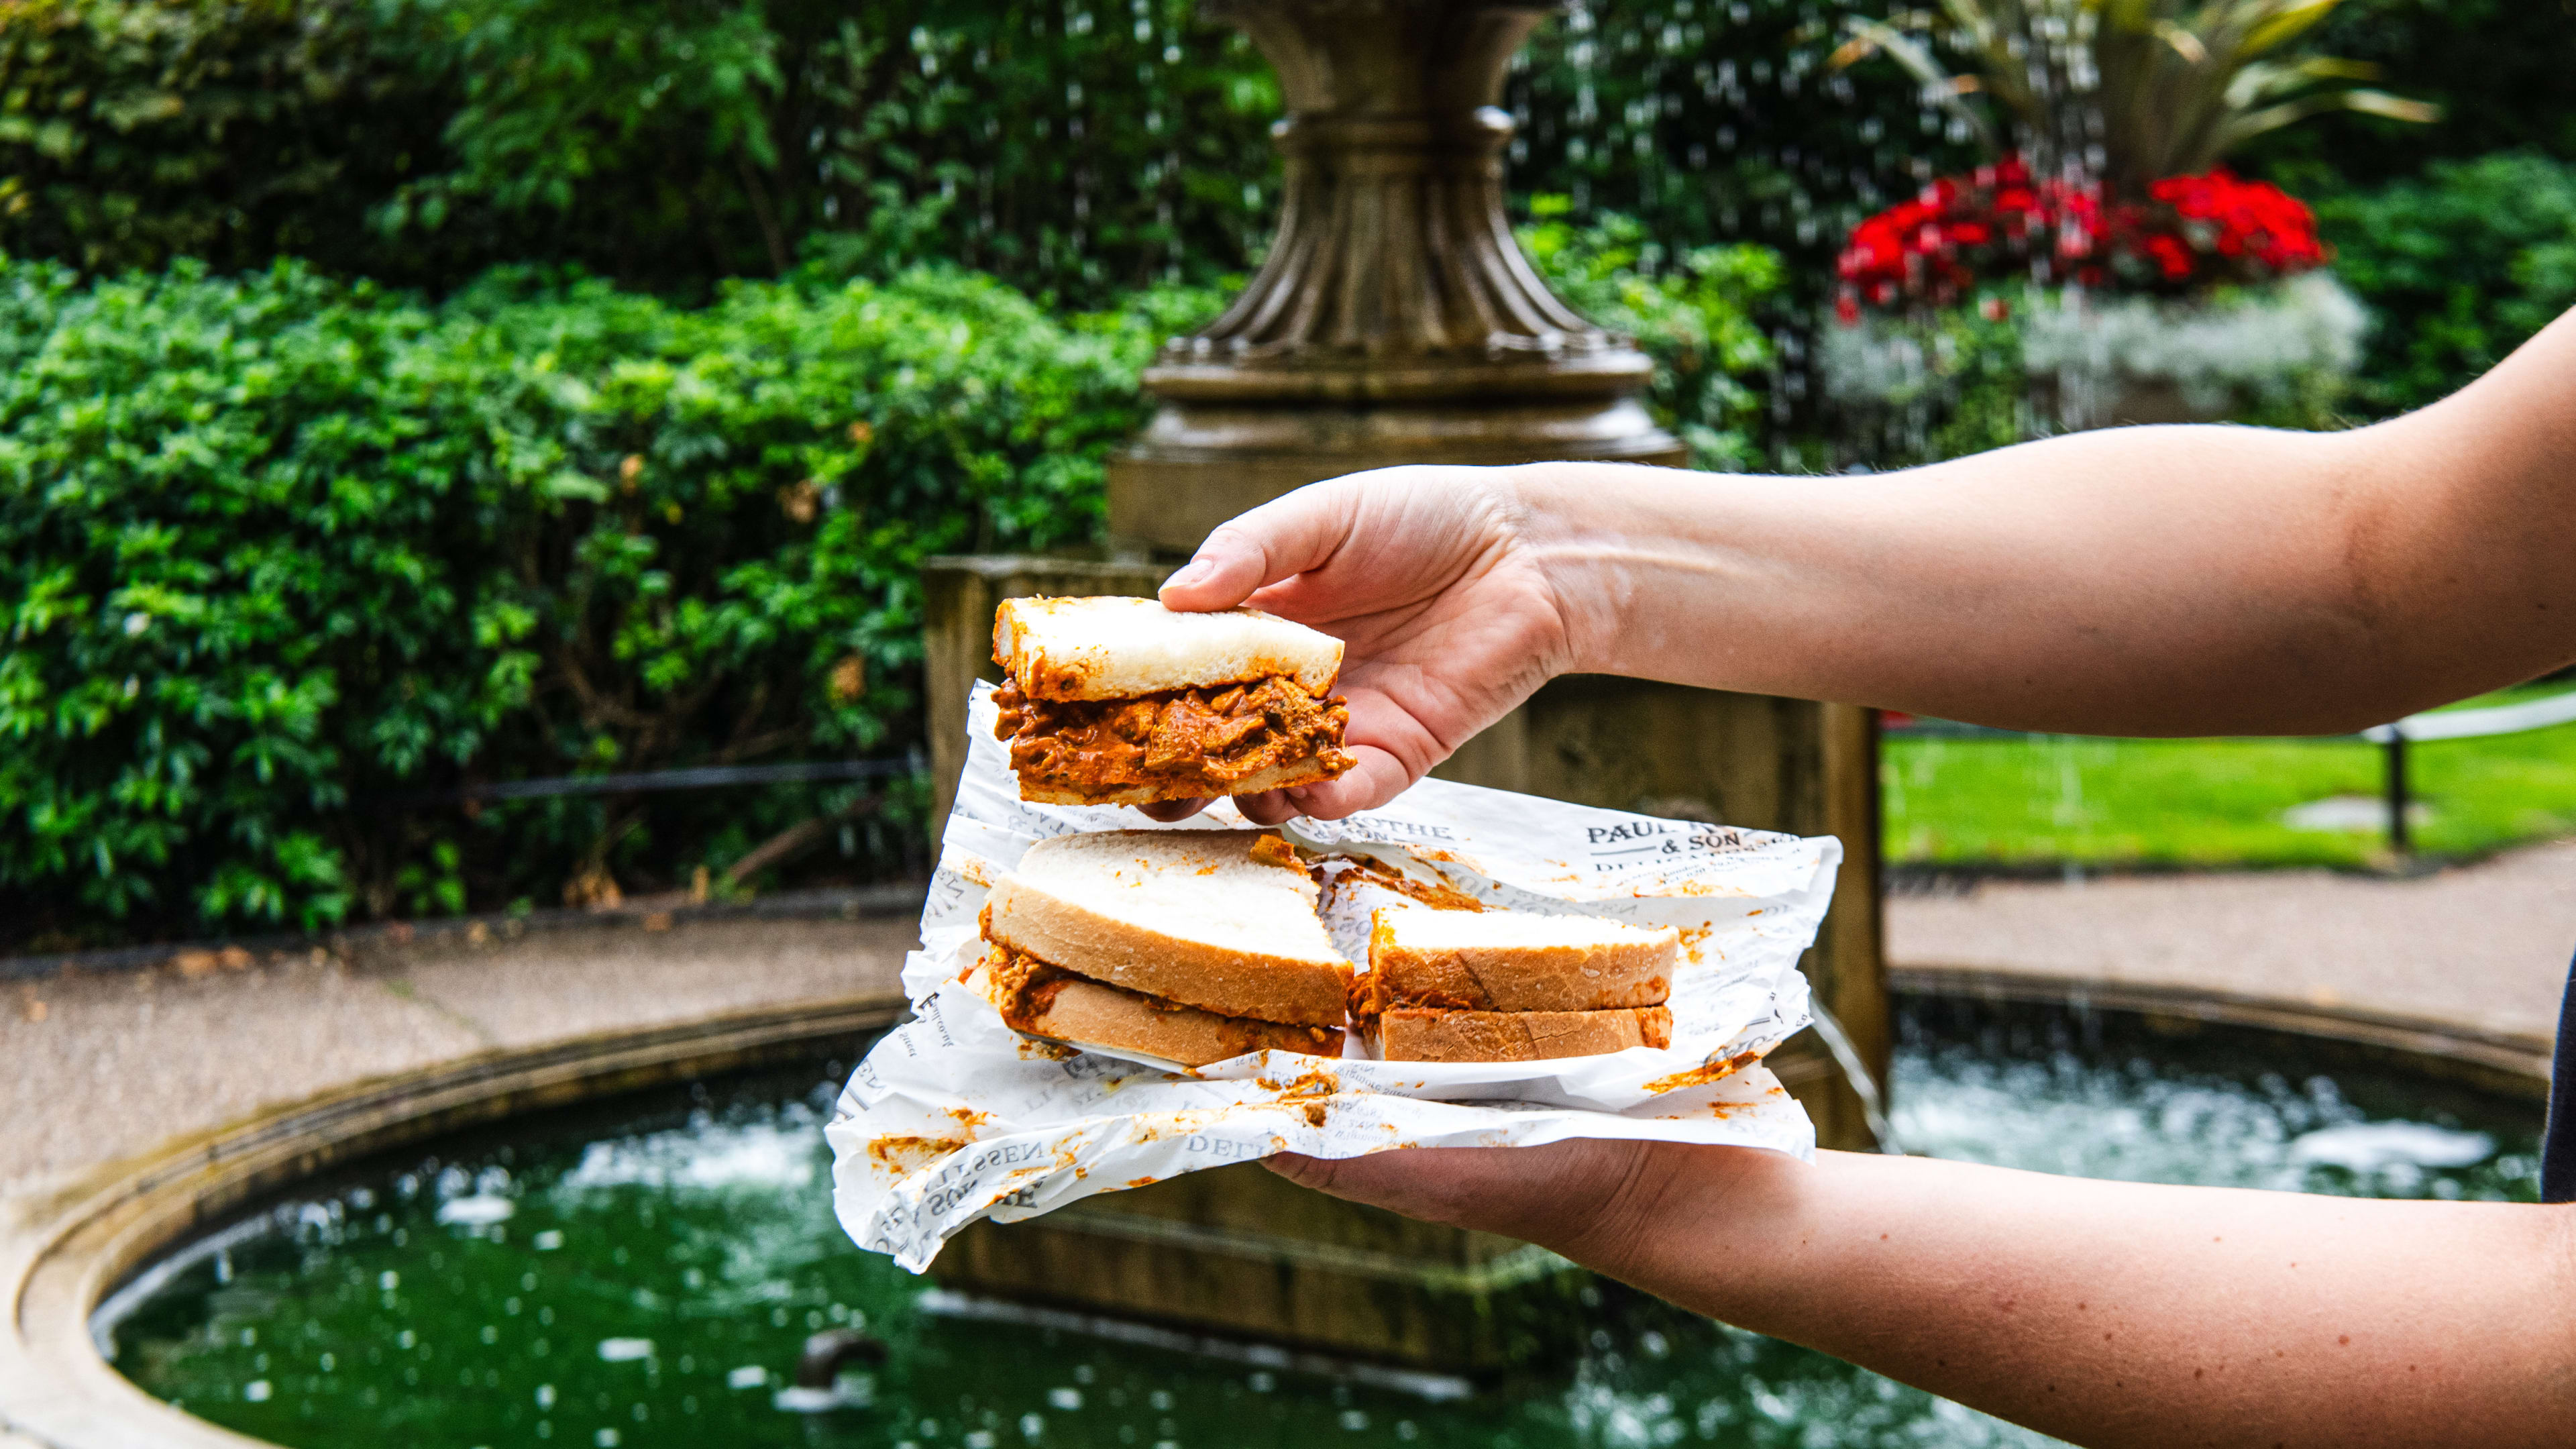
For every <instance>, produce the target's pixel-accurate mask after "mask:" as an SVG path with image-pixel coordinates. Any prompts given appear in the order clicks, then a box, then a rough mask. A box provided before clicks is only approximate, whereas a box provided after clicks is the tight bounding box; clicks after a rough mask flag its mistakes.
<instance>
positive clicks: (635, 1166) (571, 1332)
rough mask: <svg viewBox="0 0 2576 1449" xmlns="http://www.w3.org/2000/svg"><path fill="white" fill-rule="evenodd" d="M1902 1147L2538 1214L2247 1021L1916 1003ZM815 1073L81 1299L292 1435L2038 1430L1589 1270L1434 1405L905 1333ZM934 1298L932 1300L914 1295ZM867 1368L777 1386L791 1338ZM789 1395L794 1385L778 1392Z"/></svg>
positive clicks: (576, 1140) (398, 1439) (1521, 1439)
mask: <svg viewBox="0 0 2576 1449" xmlns="http://www.w3.org/2000/svg"><path fill="white" fill-rule="evenodd" d="M1902 1025H1903V1028H1904V1030H1903V1038H1902V1039H1903V1046H1902V1049H1901V1051H1900V1055H1899V1062H1898V1068H1897V1073H1896V1083H1895V1085H1896V1091H1897V1100H1898V1104H1899V1109H1898V1112H1897V1116H1896V1123H1897V1127H1898V1130H1899V1131H1900V1132H1901V1133H1903V1134H1904V1135H1905V1137H1906V1139H1907V1141H1908V1144H1909V1145H1911V1146H1914V1147H1916V1148H1918V1149H1922V1150H1931V1151H1935V1152H1938V1153H1939V1154H1940V1155H1943V1156H1951V1157H1961V1158H1973V1159H1978V1160H1985V1161H1996V1162H2006V1163H2011V1164H2013V1165H2017V1166H2024V1167H2037V1168H2044V1169H2048V1170H2054V1171H2081V1172H2086V1173H2089V1174H2092V1175H2096V1176H2106V1177H2129V1178H2139V1179H2149V1180H2163V1181H2183V1182H2211V1183H2226V1184H2231V1185H2249V1186H2264V1187H2288V1188H2301V1189H2306V1190H2310V1191H2321V1192H2342V1193H2363V1194H2373V1195H2383V1196H2444V1197H2452V1196H2464V1197H2483V1198H2514V1199H2529V1198H2532V1197H2534V1196H2535V1195H2536V1183H2537V1170H2536V1157H2535V1154H2536V1151H2537V1145H2536V1144H2537V1138H2538V1126H2539V1123H2538V1117H2537V1112H2536V1110H2534V1109H2531V1108H2528V1107H2525V1106H2522V1105H2520V1104H2513V1103H2499V1102H2495V1101H2492V1100H2487V1099H2482V1098H2479V1097H2476V1096H2473V1095H2470V1094H2466V1093H2461V1092H2456V1091H2449V1090H2444V1089H2439V1088H2435V1087H2431V1086H2428V1085H2424V1084H2418V1083H2410V1082H2407V1081H2405V1080H2401V1079H2396V1078H2391V1077H2389V1076H2386V1075H2384V1074H2380V1073H2374V1072H2372V1071H2369V1070H2359V1069H2352V1068H2349V1067H2346V1066H2343V1065H2341V1064H2339V1063H2336V1062H2334V1061H2332V1060H2330V1059H2326V1058H2320V1057H2318V1056H2317V1055H2316V1054H2315V1053H2313V1052H2311V1051H2309V1050H2307V1049H2304V1048H2301V1047H2299V1046H2297V1045H2296V1044H2295V1043H2287V1042H2284V1041H2283V1040H2282V1039H2279V1038H2273V1037H2256V1036H2249V1035H2243V1034H2236V1033H2226V1032H2218V1033H2207V1034H2202V1035H2199V1036H2196V1037H2193V1038H2189V1039H2184V1040H2172V1039H2165V1038H2159V1037H2155V1036H2152V1035H2150V1034H2148V1033H2147V1032H2145V1031H2144V1030H2143V1028H2142V1027H2140V1026H2139V1024H2137V1023H2136V1022H2135V1021H2132V1020H2125V1019H2121V1018H2098V1019H2086V1018H2079V1017H2075V1016H2071V1015H2069V1014H2067V1013H2065V1012H2061V1011H2048V1010H2036V1009H2029V1008H2005V1009H1998V1008H1992V1007H1965V1006H1960V1005H1958V1004H1956V1003H1924V1004H1918V1005H1916V1006H1914V1007H1912V1008H1909V1010H1908V1011H1907V1012H1906V1014H1905V1017H1904V1020H1903V1023H1902ZM845 1070H846V1063H845V1062H835V1063H830V1064H818V1066H817V1067H816V1068H814V1069H811V1070H808V1071H805V1072H803V1073H797V1074H786V1075H771V1076H766V1077H759V1078H747V1079H738V1080H734V1081H730V1082H725V1083H720V1084H715V1085H713V1086H711V1087H709V1086H702V1087H699V1088H697V1089H694V1090H692V1091H689V1092H672V1093H665V1094H659V1095H653V1096H647V1097H642V1098H636V1099H629V1100H626V1101H623V1102H619V1103H614V1104H610V1105H609V1106H606V1107H603V1108H594V1109H586V1110H583V1111H580V1112H573V1113H565V1114H559V1115H555V1116H551V1117H548V1118H546V1119H543V1120H540V1121H537V1122H533V1123H530V1124H527V1125H526V1126H524V1127H522V1128H521V1129H519V1130H517V1131H516V1132H514V1133H513V1134H511V1135H509V1136H507V1137H495V1136H488V1135H487V1136H484V1137H480V1138H476V1139H472V1140H470V1141H461V1142H459V1143H457V1144H455V1145H453V1146H452V1147H450V1148H449V1149H448V1150H446V1151H444V1152H442V1153H439V1154H436V1155H431V1156H425V1157H419V1158H414V1159H409V1160H404V1161H400V1162H387V1163H380V1164H376V1165H374V1166H372V1167H369V1168H361V1169H359V1170H357V1171H355V1172H353V1173H352V1174H351V1175H349V1176H346V1177H344V1178H341V1179H337V1180H333V1181H328V1182H322V1183H315V1184H312V1185H310V1186H309V1188H308V1190H307V1192H306V1194H305V1195H303V1196H300V1197H297V1198H295V1199H293V1200H289V1201H284V1202H281V1203H278V1204H276V1205H274V1206H273V1207H272V1208H271V1209H270V1210H268V1211H266V1212H264V1213H262V1214H260V1215H258V1216H256V1217H253V1218H251V1219H248V1220H247V1221H245V1222H244V1223H242V1224H240V1225H238V1226H236V1227H234V1228H233V1229H231V1230H229V1231H228V1232H226V1233H223V1234H219V1235H218V1236H217V1237H215V1238H213V1239H209V1240H207V1241H205V1242H202V1243H200V1244H198V1245H197V1246H196V1247H195V1248H193V1249H191V1250H190V1251H189V1252H186V1253H183V1254H180V1255H178V1256H177V1257H175V1258H174V1259H172V1260H169V1261H168V1262H167V1263H166V1264H165V1265H164V1266H163V1267H162V1268H161V1269H160V1270H157V1271H156V1272H155V1273H154V1274H153V1275H151V1276H149V1277H147V1278H146V1279H144V1280H140V1281H139V1282H138V1284H137V1285H135V1286H134V1287H133V1288H131V1289H129V1291H127V1292H126V1293H124V1294H121V1295H120V1296H119V1298H118V1299H117V1300H114V1301H112V1302H111V1304H110V1305H109V1306H108V1308H107V1309H105V1310H103V1311H102V1313H101V1321H100V1323H99V1325H98V1327H99V1330H100V1332H101V1333H102V1334H103V1335H104V1336H105V1337H106V1338H107V1339H108V1340H109V1341H110V1342H111V1343H112V1346H113V1349H114V1359H115V1362H116V1364H117V1366H118V1367H119V1368H120V1369H121V1370H123V1371H124V1372H125V1373H127V1374H128V1375H130V1376H131V1377H132V1378H133V1379H134V1380H135V1381H136V1382H137V1383H139V1384H141V1385H142V1386H143V1387H144V1388H145V1389H147V1390H148V1391H150V1392H152V1393H154V1394H156V1395H159V1396H161V1397H163V1398H166V1399H169V1400H171V1401H173V1402H174V1403H177V1404H179V1405H181V1406H182V1407H184V1408H186V1409H187V1410H189V1411H190V1412H192V1413H195V1414H199V1415H202V1416H204V1417H206V1418H208V1419H211V1420H214V1421H215V1422H217V1423H220V1424H223V1425H226V1426H228V1427H230V1428H234V1429H238V1430H240V1431H242V1432H244V1433H248V1434H252V1435H255V1436H258V1437H261V1438H266V1439H271V1440H275V1441H277V1442H279V1443H283V1444H289V1445H297V1446H313V1449H322V1446H350V1445H359V1446H368V1449H376V1446H403V1449H410V1446H454V1449H470V1446H475V1445H487V1446H494V1449H498V1446H503V1445H548V1446H555V1445H561V1446H598V1449H616V1446H620V1445H626V1446H644V1445H709V1446H734V1445H800V1446H816V1449H831V1446H860V1445H868V1446H888V1449H892V1446H899V1445H905V1444H911V1445H916V1446H922V1449H928V1446H931V1445H946V1446H962V1449H1003V1446H1012V1449H1018V1446H1045V1445H1060V1446H1093V1445H1097V1446H1112V1445H1116V1446H1131V1445H1132V1446H1143V1449H1157V1446H1203V1445H1205V1446H1220V1445H1221V1446H1274V1445H1275V1446H1289V1445H1312V1444H1332V1443H1347V1444H1354V1445H1357V1444H1423V1445H1459V1446H1467V1445H1474V1446H1480V1449H1481V1446H1494V1449H1514V1446H1526V1449H1539V1446H1559V1445H1586V1446H1590V1445H1600V1446H1628V1445H1637V1446H1653V1445H1666V1444H1680V1443H1720V1444H1728V1445H1748V1446H1766V1449H1767V1446H1782V1449H1786V1446H1798V1449H1842V1446H1853V1449H1858V1446H1872V1449H1877V1446H1944V1449H1947V1446H1976V1445H1988V1444H2037V1443H2044V1442H2047V1441H2043V1440H2040V1439H2038V1438H2037V1437H2036V1436H2032V1435H2028V1434H2026V1433H2024V1432H2022V1431H2020V1430H2017V1429H2013V1428H2011V1427H2009V1426H2006V1425H2002V1424H1999V1423H1997V1422H1996V1421H1994V1420H1991V1419H1987V1418H1985V1417H1983V1416H1981V1415H1977V1414H1974V1413H1972V1412H1970V1411H1968V1410H1965V1409H1962V1408H1960V1407H1958V1406H1957V1405H1954V1404H1949V1403H1946V1402H1944V1401H1941V1400H1939V1399H1935V1398H1933V1397H1931V1396H1929V1395H1926V1394H1923V1393H1920V1392H1917V1391H1915V1390H1912V1389H1908V1388H1905V1387H1903V1386H1901V1385H1898V1384H1895V1383H1892V1382H1890V1381H1888V1380H1886V1379H1882V1378H1879V1377H1877V1376H1876V1375H1873V1374H1869V1373H1865V1372H1862V1371H1861V1370H1858V1369H1855V1368H1852V1367H1850V1366H1848V1365H1845V1364H1841V1363H1838V1362H1836V1361H1834V1360H1832V1359H1828V1358H1825V1357H1822V1356H1820V1355H1817V1354H1812V1353H1808V1352H1806V1351H1804V1350H1801V1349H1796V1348H1791V1347H1788V1346H1786V1345H1783V1344H1779V1343H1776V1342H1773V1341H1771V1340H1768V1339H1764V1338H1761V1337H1758V1336H1756V1335H1752V1334H1746V1333H1739V1332H1736V1331H1733V1330H1730V1329H1725V1328H1721V1327H1718V1326H1716V1325H1713V1324H1710V1323H1707V1322H1705V1321H1703V1320H1698V1319H1693V1318H1690V1317H1689V1316H1687V1315H1684V1314H1680V1313H1677V1312H1674V1311H1673V1310H1671V1309H1669V1308H1667V1307H1665V1306H1663V1305H1661V1304H1658V1303H1656V1302H1654V1301H1652V1300H1650V1299H1641V1298H1639V1297H1637V1296H1636V1295H1633V1294H1630V1293H1627V1292H1626V1291H1624V1290H1621V1289H1619V1288H1617V1286H1616V1285H1609V1284H1603V1285H1599V1286H1597V1287H1595V1288H1592V1289H1590V1290H1587V1291H1586V1293H1585V1295H1584V1298H1585V1301H1586V1302H1587V1304H1589V1305H1590V1306H1589V1308H1588V1309H1587V1312H1588V1313H1589V1315H1590V1318H1591V1320H1592V1322H1591V1326H1590V1334H1589V1340H1588V1342H1589V1345H1590V1346H1589V1348H1588V1350H1586V1351H1585V1352H1583V1353H1582V1354H1581V1356H1580V1357H1579V1359H1577V1360H1576V1361H1575V1362H1572V1363H1570V1364H1565V1365H1562V1366H1560V1367H1557V1368H1555V1369H1553V1370H1551V1371H1549V1372H1545V1373H1542V1374H1540V1375H1538V1376H1536V1377H1534V1378H1525V1379H1524V1380H1521V1381H1518V1382H1515V1383H1514V1384H1512V1385H1510V1386H1507V1387H1487V1388H1483V1389H1480V1390H1479V1391H1477V1392H1475V1393H1473V1394H1471V1395H1469V1396H1467V1397H1465V1398H1463V1399H1457V1400H1450V1401H1437V1400H1432V1399H1426V1398H1424V1397H1422V1396H1420V1395H1419V1394H1417V1393H1408V1392H1402V1391H1399V1390H1396V1389H1392V1388H1387V1387H1378V1386H1371V1385H1369V1384H1366V1383H1357V1382H1350V1381H1346V1380H1337V1379H1334V1378H1331V1377H1326V1376H1321V1375H1309V1374H1303V1373H1298V1372H1293V1371H1282V1370H1275V1369H1265V1368H1257V1367H1251V1366H1247V1365H1245V1364H1243V1363H1228V1362H1219V1361H1213V1360H1209V1359H1205V1358H1199V1357H1195V1356H1191V1355H1186V1354H1182V1353H1179V1352H1170V1351H1163V1350H1159V1349H1154V1348H1146V1347H1138V1346H1135V1345H1132V1344H1121V1343H1112V1342H1105V1341H1103V1340H1100V1339H1096V1338H1089V1337H1084V1336H1080V1335H1076V1334H1069V1333H1059V1332H1055V1331H1052V1330H1048V1329H1043V1328H1036V1327H1025V1326H1016V1325H1007V1324H996V1323H990V1322H973V1321H963V1320H960V1319H957V1318H954V1317H948V1316H942V1315H941V1314H938V1313H934V1312H929V1311H925V1309H924V1307H923V1299H922V1291H923V1287H924V1284H923V1283H922V1282H921V1281H920V1280H917V1279H914V1278H911V1277H909V1276H908V1275H906V1274H904V1273H902V1272H900V1271H898V1270H896V1269H894V1268H893V1267H892V1266H890V1265H889V1264H888V1263H887V1261H886V1260H885V1259H883V1258H879V1257H876V1256H873V1255H870V1254H866V1253H861V1252H859V1251H858V1250H856V1249H855V1248H853V1247H851V1246H850V1244H849V1242H848V1241H847V1239H845V1238H844V1237H843V1236H842V1235H841V1233H840V1230H839V1229H838V1227H837V1226H836V1225H835V1224H834V1222H833V1220H832V1216H831V1211H830V1205H829V1182H830V1159H829V1155H828V1153H827V1152H826V1151H825V1150H824V1148H823V1146H822V1142H821V1133H820V1128H821V1125H822V1123H823V1121H824V1120H825V1118H826V1116H827V1115H828V1113H829V1111H830V1105H831V1100H832V1096H833V1094H834V1092H835V1091H836V1090H837V1084H838V1081H839V1079H840V1077H841V1076H842V1075H843V1074H844V1072H845ZM933 1302H936V1300H933ZM839 1326H848V1327H857V1328H863V1329H864V1330H865V1331H866V1332H868V1333H870V1334H873V1335H875V1336H877V1337H878V1338H880V1339H882V1340H883V1341H884V1342H885V1343H886V1344H887V1345H888V1346H889V1348H890V1350H891V1353H890V1356H889V1358H888V1360H887V1362H886V1363H885V1364H883V1365H882V1366H880V1367H878V1368H877V1369H875V1370H874V1371H873V1372H872V1373H870V1374H867V1375H865V1376H853V1377H849V1378H845V1379H844V1381H843V1392H842V1395H841V1403H840V1405H839V1406H838V1407H834V1408H832V1409H829V1410H828V1411H823V1412H802V1411H798V1410H796V1409H794V1408H792V1407H787V1406H783V1405H782V1404H781V1402H780V1391H781V1390H782V1389H783V1388H785V1387H786V1386H787V1385H788V1383H789V1381H790V1376H791V1374H792V1372H793V1369H794V1365H795V1361H796V1357H797V1354H798V1351H799V1349H800V1348H801V1346H802V1344H803V1342H804V1340H805V1338H806V1336H807V1335H808V1334H810V1333H812V1332H814V1331H816V1330H818V1329H822V1328H826V1327H839ZM793 1397H794V1396H792V1395H791V1396H790V1400H791V1402H792V1400H793Z"/></svg>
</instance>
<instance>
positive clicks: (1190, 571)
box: [1163, 558, 1216, 589]
mask: <svg viewBox="0 0 2576 1449" xmlns="http://www.w3.org/2000/svg"><path fill="white" fill-rule="evenodd" d="M1215 572H1216V565H1214V564H1212V563H1209V562H1208V561H1207V560H1206V559H1203V558H1194V559H1191V560H1190V561H1189V562H1188V563H1185V564H1183V565H1181V571H1180V572H1179V573H1176V574H1174V575H1172V576H1171V577H1170V578H1168V579H1165V580H1163V587H1164V588H1167V589H1186V588H1188V587H1189V586H1190V585H1192V584H1201V583H1205V582H1207V577H1208V575H1210V574H1212V573H1215Z"/></svg>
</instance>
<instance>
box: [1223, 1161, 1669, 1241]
mask: <svg viewBox="0 0 2576 1449" xmlns="http://www.w3.org/2000/svg"><path fill="white" fill-rule="evenodd" d="M1262 1165H1263V1166H1265V1167H1267V1168H1269V1169H1270V1170H1271V1171H1273V1172H1275V1173H1278V1174H1279V1175H1280V1176H1281V1177H1284V1178H1287V1179H1288V1180H1289V1181H1290V1182H1293V1183H1296V1184H1297V1185H1298V1186H1300V1187H1311V1188H1313V1189H1315V1190H1316V1191H1318V1192H1325V1193H1330V1194H1332V1195H1333V1196H1335V1197H1339V1198H1347V1199H1349V1200H1350V1201H1352V1202H1360V1203H1367V1204H1368V1205H1369V1206H1371V1207H1381V1208H1385V1209H1386V1210H1388V1211H1389V1212H1396V1213H1402V1214H1403V1215H1404V1216H1406V1217H1409V1218H1418V1219H1421V1220H1422V1221H1424V1222H1432V1223H1446V1224H1448V1225H1450V1226H1452V1227H1460V1228H1475V1229H1478V1230H1480V1231H1483V1232H1492V1233H1500V1234H1502V1235H1504V1236H1506V1237H1512V1238H1519V1239H1521V1240H1522V1241H1524V1242H1532V1243H1538V1244H1540V1245H1542V1246H1545V1247H1547V1248H1550V1249H1552V1250H1554V1251H1557V1252H1561V1253H1564V1254H1566V1256H1568V1257H1576V1256H1579V1255H1584V1260H1585V1261H1597V1260H1599V1259H1601V1258H1605V1257H1612V1256H1618V1255H1619V1254H1618V1248H1619V1244H1620V1243H1621V1242H1622V1241H1623V1240H1625V1239H1627V1238H1628V1237H1630V1236H1631V1229H1632V1223H1633V1218H1634V1205H1635V1203H1636V1202H1637V1201H1638V1198H1639V1192H1638V1190H1639V1188H1640V1187H1641V1186H1642V1185H1643V1184H1645V1183H1647V1182H1648V1181H1650V1180H1651V1179H1653V1178H1655V1177H1656V1176H1657V1173H1656V1170H1655V1169H1656V1166H1657V1164H1656V1163H1655V1161H1654V1157H1653V1147H1652V1145H1651V1144H1648V1143H1644V1142H1626V1141H1606V1140H1598V1139H1590V1138H1585V1139H1578V1140H1575V1141H1570V1142H1553V1143H1549V1144H1548V1145H1546V1146H1544V1147H1430V1148H1416V1149H1398V1150H1395V1151H1391V1152H1374V1153H1370V1154H1369V1155H1368V1156H1365V1157H1343V1158H1323V1157H1305V1156H1301V1155H1299V1154H1297V1153H1293V1152H1291V1153H1282V1154H1280V1155H1278V1156H1275V1157H1268V1158H1264V1159H1262ZM1649 1195H1651V1194H1649ZM1587 1250H1588V1255H1586V1254H1587Z"/></svg>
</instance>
